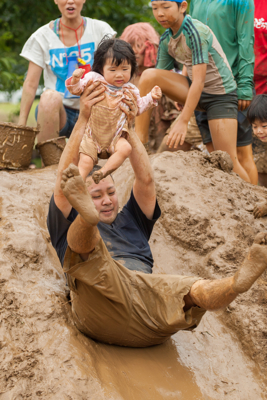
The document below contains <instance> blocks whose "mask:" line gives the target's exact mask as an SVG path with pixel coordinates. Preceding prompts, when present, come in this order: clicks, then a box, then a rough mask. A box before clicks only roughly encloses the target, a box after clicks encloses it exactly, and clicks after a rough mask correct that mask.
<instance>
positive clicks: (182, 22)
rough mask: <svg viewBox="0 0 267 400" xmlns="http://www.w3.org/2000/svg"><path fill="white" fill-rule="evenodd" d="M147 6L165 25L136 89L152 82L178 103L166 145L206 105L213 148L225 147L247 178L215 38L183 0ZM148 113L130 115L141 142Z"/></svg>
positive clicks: (230, 89) (231, 89)
mask: <svg viewBox="0 0 267 400" xmlns="http://www.w3.org/2000/svg"><path fill="white" fill-rule="evenodd" d="M152 9H153V14H154V16H155V18H156V20H157V21H158V22H159V23H160V24H161V25H162V26H163V27H165V28H166V31H165V33H164V34H163V35H162V37H161V40H160V44H159V51H158V62H157V66H156V68H157V69H148V70H146V71H144V72H143V74H142V76H141V79H140V83H139V89H140V93H141V95H142V96H143V95H145V94H146V93H148V92H149V91H150V90H151V89H149V88H150V87H151V88H152V87H153V86H154V85H155V84H157V85H158V86H159V87H160V88H161V89H162V91H163V93H165V94H166V95H167V96H168V97H170V98H171V99H173V100H175V101H177V102H178V103H182V104H184V108H183V111H182V113H181V116H180V118H179V119H178V120H177V122H176V123H175V124H174V125H173V127H172V129H171V131H170V133H169V137H168V140H167V145H168V146H169V147H170V148H172V147H174V148H178V145H179V144H181V145H182V144H183V142H184V138H185V135H186V131H187V125H188V121H189V119H190V117H191V115H192V113H193V111H194V110H195V109H196V108H198V109H200V110H203V111H206V112H207V116H208V121H209V127H210V131H211V135H212V140H213V144H214V148H215V149H216V150H223V151H226V152H227V153H228V154H229V155H230V157H231V159H232V161H233V165H234V171H235V172H236V173H238V174H239V175H240V177H242V178H243V179H244V180H246V181H247V182H249V181H250V180H249V177H248V174H247V173H246V171H245V170H244V168H243V167H242V166H241V165H240V163H239V161H238V159H237V152H236V138H237V108H238V99H237V93H236V83H235V80H234V77H233V74H232V71H231V68H230V66H229V63H228V61H227V59H226V56H225V54H224V52H223V50H222V48H221V46H220V44H219V42H218V41H217V39H216V37H215V35H214V34H213V32H212V31H211V30H210V28H208V27H207V26H206V25H204V24H202V23H201V22H199V21H197V20H193V19H192V18H191V17H190V16H187V15H185V12H186V9H187V2H186V1H180V0H175V1H174V0H170V1H158V0H152ZM174 61H177V62H179V63H182V64H184V65H185V67H186V69H187V73H188V77H185V76H181V75H179V74H176V73H174V72H171V71H170V70H171V69H172V68H173V66H174ZM154 82H156V83H154ZM151 85H152V86H151ZM149 117H150V116H149V114H148V113H145V114H143V115H142V116H140V117H138V118H137V119H136V132H137V134H138V135H139V137H140V138H141V140H142V141H143V142H145V137H146V135H147V132H148V126H149Z"/></svg>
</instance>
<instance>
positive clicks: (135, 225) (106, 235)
mask: <svg viewBox="0 0 267 400" xmlns="http://www.w3.org/2000/svg"><path fill="white" fill-rule="evenodd" d="M77 215H78V212H77V211H76V210H75V209H74V208H73V209H72V210H71V212H70V214H69V216H68V218H65V217H64V215H63V214H62V212H61V211H60V210H59V208H58V207H57V206H56V204H55V201H54V195H53V196H52V198H51V201H50V205H49V212H48V216H47V226H48V230H49V233H50V237H51V243H52V245H53V247H54V248H55V250H56V252H57V255H58V258H59V260H60V262H61V265H62V266H63V263H64V257H65V252H66V250H67V247H68V242H67V233H68V229H69V227H70V225H71V223H72V222H73V221H74V220H75V218H76V217H77ZM160 215H161V211H160V208H159V205H158V203H156V206H155V211H154V215H153V219H151V220H150V219H148V218H147V217H146V216H145V214H144V213H143V212H142V210H141V209H140V207H139V205H138V204H137V202H136V200H135V198H134V195H133V192H131V196H130V199H129V200H128V203H127V204H126V205H125V206H124V207H123V209H122V210H121V211H120V212H119V213H118V215H117V217H116V219H115V221H114V222H113V223H112V224H111V225H108V224H105V223H103V222H99V223H98V225H97V227H98V229H99V232H100V235H101V237H102V239H103V240H104V242H105V244H106V246H107V249H108V251H109V253H110V255H111V257H112V258H113V259H114V260H116V261H119V262H121V263H122V264H123V265H124V266H125V267H126V268H128V269H130V270H136V271H141V272H146V273H152V268H153V257H152V253H151V250H150V246H149V244H148V240H149V238H150V235H151V233H152V230H153V227H154V224H155V222H156V221H157V219H158V218H159V217H160Z"/></svg>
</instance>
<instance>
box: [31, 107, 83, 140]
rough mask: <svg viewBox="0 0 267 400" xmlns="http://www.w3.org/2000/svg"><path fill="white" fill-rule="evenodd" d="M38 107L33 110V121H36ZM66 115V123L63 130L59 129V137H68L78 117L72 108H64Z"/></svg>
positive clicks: (77, 112) (77, 111)
mask: <svg viewBox="0 0 267 400" xmlns="http://www.w3.org/2000/svg"><path fill="white" fill-rule="evenodd" d="M38 107H39V104H37V106H36V109H35V119H36V121H37V114H38ZM64 108H65V111H66V114H67V122H66V124H65V126H64V128H62V129H61V131H60V132H59V136H66V137H67V138H69V137H70V135H71V132H72V130H73V128H74V125H75V124H76V122H77V120H78V117H79V110H75V109H73V108H69V107H66V106H64Z"/></svg>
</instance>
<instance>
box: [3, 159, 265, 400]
mask: <svg viewBox="0 0 267 400" xmlns="http://www.w3.org/2000/svg"><path fill="white" fill-rule="evenodd" d="M151 162H152V165H153V168H154V171H155V180H156V185H157V193H158V200H159V203H160V206H161V209H162V217H161V219H160V221H159V222H158V223H157V224H156V227H155V230H154V232H153V235H152V238H151V247H152V251H153V254H154V258H155V267H154V269H155V272H159V273H171V274H182V275H196V274H197V275H199V276H200V277H204V278H222V277H225V276H229V275H230V274H233V273H234V272H235V271H236V270H237V268H238V267H239V265H240V264H241V262H242V260H243V259H244V257H245V254H246V252H247V250H248V247H249V246H250V245H251V244H252V242H253V238H254V236H255V235H256V234H257V233H258V232H260V231H263V230H267V218H263V219H260V220H255V219H254V218H253V215H252V210H253V206H254V204H255V202H258V201H262V200H264V199H265V198H266V197H267V190H266V189H264V188H260V187H254V186H252V185H250V184H247V183H245V182H243V181H242V180H241V179H240V178H239V177H238V176H237V175H236V174H235V173H233V172H231V169H232V166H231V162H229V158H228V157H227V155H225V153H222V152H218V153H217V154H213V155H212V157H207V156H203V155H202V154H201V153H199V152H191V153H183V152H177V153H162V154H159V155H155V156H152V158H151ZM225 171H228V172H225ZM114 177H115V182H116V185H117V187H118V193H119V198H120V205H121V206H122V205H123V204H124V203H125V201H126V200H127V198H128V196H129V193H130V190H131V185H132V182H133V173H132V170H131V166H130V164H129V162H126V163H125V164H124V165H123V166H122V167H121V168H120V169H119V170H118V171H116V173H115V174H114ZM55 178H56V167H48V168H45V169H43V170H35V171H27V172H16V173H14V172H6V171H0V180H1V187H0V197H1V198H0V238H1V241H0V260H1V269H0V310H1V317H0V318H1V319H0V350H1V351H0V366H1V368H0V400H7V399H14V400H15V399H26V398H29V399H45V400H47V399H53V400H54V399H60V400H61V399H73V400H76V399H84V400H85V399H86V400H88V399H98V400H99V399H115V400H121V399H122V400H135V399H138V400H143V399H146V400H147V399H148V400H150V399H151V400H152V399H153V400H160V399H164V400H166V399H167V400H168V399H182V400H189V399H190V400H191V399H192V400H194V399H198V400H199V399H203V400H204V399H212V400H217V399H218V400H220V399H231V400H235V399H242V400H250V399H251V400H252V399H253V400H254V399H255V398H257V399H264V398H266V397H265V392H266V381H264V375H266V372H267V368H266V362H267V355H266V351H265V348H266V345H265V344H266V337H267V317H266V303H267V295H266V293H267V292H266V288H267V274H266V273H265V275H264V276H263V277H262V278H261V279H260V280H259V281H258V282H257V283H256V284H255V285H254V286H253V288H252V289H251V290H250V291H249V292H248V293H246V294H244V295H241V296H239V298H238V299H237V300H236V301H235V302H234V303H232V305H231V306H230V307H228V308H227V309H226V310H223V311H219V312H215V313H206V315H205V317H204V318H203V320H202V322H201V324H200V325H199V327H198V328H197V329H196V330H194V331H193V332H179V333H177V334H176V335H174V336H173V338H172V339H171V340H169V341H168V342H167V343H165V344H164V345H162V346H157V347H154V348H148V349H127V348H119V347H116V346H108V345H103V344H101V343H97V342H95V341H93V340H91V339H89V338H87V337H85V336H84V335H82V334H81V333H80V332H78V331H77V329H76V328H75V327H74V325H73V323H72V320H71V314H70V305H69V303H68V298H67V296H66V293H67V290H66V286H65V278H64V275H63V274H62V271H61V266H60V264H59V262H58V260H57V257H56V255H55V252H54V250H53V248H52V246H51V244H50V238H49V235H48V232H47V229H46V223H45V220H46V214H47V210H48V203H49V199H50V197H51V194H52V192H53V188H54V184H55Z"/></svg>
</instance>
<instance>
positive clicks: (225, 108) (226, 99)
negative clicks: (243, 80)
mask: <svg viewBox="0 0 267 400" xmlns="http://www.w3.org/2000/svg"><path fill="white" fill-rule="evenodd" d="M187 80H188V83H189V86H191V84H192V81H191V80H190V78H189V77H188V76H187ZM197 108H198V109H201V110H203V111H204V112H205V113H206V115H207V119H208V120H211V119H228V118H229V119H237V113H238V98H237V91H236V90H234V91H232V92H231V93H226V94H208V93H204V92H202V93H201V96H200V99H199V102H198V105H197ZM200 132H201V131H200Z"/></svg>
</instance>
